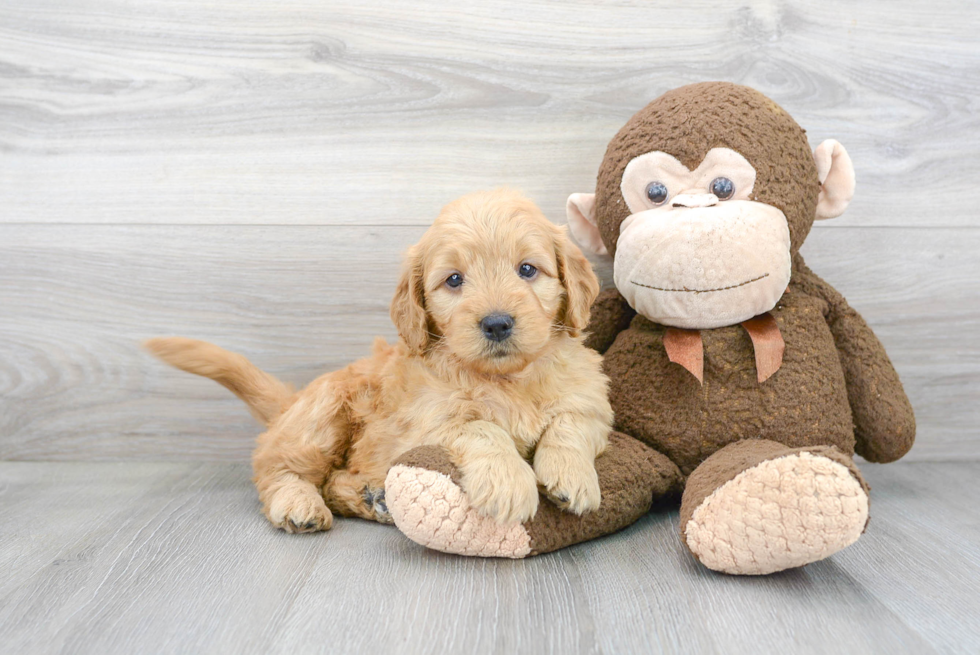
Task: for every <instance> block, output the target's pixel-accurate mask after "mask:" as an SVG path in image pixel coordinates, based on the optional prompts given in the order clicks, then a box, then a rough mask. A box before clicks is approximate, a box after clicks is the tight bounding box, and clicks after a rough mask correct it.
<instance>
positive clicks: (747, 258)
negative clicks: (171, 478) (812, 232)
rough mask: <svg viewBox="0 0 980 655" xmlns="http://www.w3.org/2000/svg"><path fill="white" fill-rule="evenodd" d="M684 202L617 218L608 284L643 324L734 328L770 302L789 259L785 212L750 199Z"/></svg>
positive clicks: (782, 283) (785, 277)
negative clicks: (643, 319) (613, 285)
mask: <svg viewBox="0 0 980 655" xmlns="http://www.w3.org/2000/svg"><path fill="white" fill-rule="evenodd" d="M709 195H710V194H709ZM712 197H713V196H712ZM677 199H681V197H680V196H677ZM692 200H693V201H692V202H690V203H686V202H685V203H683V204H680V206H677V207H675V206H674V205H673V203H667V206H664V207H659V208H656V209H649V210H646V211H640V212H637V213H635V214H632V215H631V216H629V217H628V218H627V219H626V220H625V221H623V224H622V226H621V229H620V238H619V242H618V244H619V245H618V247H617V249H616V256H615V260H614V268H613V275H614V278H615V282H616V288H618V289H619V290H620V293H622V294H623V296H624V297H625V298H626V300H627V302H629V304H630V305H631V306H632V307H633V308H634V309H635V310H636V311H638V312H639V313H640V314H642V315H644V316H646V317H647V318H648V319H650V320H651V321H654V322H657V323H661V324H663V325H669V326H673V327H680V328H688V329H710V328H716V327H723V326H726V325H735V324H737V323H741V322H742V321H745V320H748V319H750V318H752V317H753V316H757V315H759V314H762V313H764V312H767V311H769V310H770V309H772V308H773V307H775V305H776V303H777V302H778V301H779V299H780V297H782V295H783V292H784V291H785V290H786V286H787V285H788V284H789V278H790V270H791V263H792V262H791V258H790V236H789V226H788V224H787V222H786V217H785V215H784V214H783V213H782V212H781V211H779V210H778V209H776V208H775V207H772V206H770V205H766V204H763V203H759V202H754V201H750V200H731V201H727V202H721V203H718V204H714V203H709V202H702V201H701V200H702V199H700V198H699V199H692ZM691 205H693V206H691Z"/></svg>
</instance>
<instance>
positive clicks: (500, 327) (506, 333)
mask: <svg viewBox="0 0 980 655" xmlns="http://www.w3.org/2000/svg"><path fill="white" fill-rule="evenodd" d="M480 329H481V330H482V331H483V336H485V337H486V338H487V339H488V340H490V341H496V342H498V343H499V342H501V341H506V340H507V339H509V338H510V335H511V333H512V332H513V331H514V317H513V316H511V315H510V314H490V315H489V316H484V317H483V320H482V321H480Z"/></svg>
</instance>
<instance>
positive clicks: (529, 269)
mask: <svg viewBox="0 0 980 655" xmlns="http://www.w3.org/2000/svg"><path fill="white" fill-rule="evenodd" d="M517 274H518V275H520V276H521V277H522V278H525V279H527V280H530V279H531V278H532V277H534V276H535V275H537V274H538V269H536V268H534V267H533V266H531V265H530V264H528V263H526V262H525V263H524V264H521V265H520V266H519V267H518V268H517Z"/></svg>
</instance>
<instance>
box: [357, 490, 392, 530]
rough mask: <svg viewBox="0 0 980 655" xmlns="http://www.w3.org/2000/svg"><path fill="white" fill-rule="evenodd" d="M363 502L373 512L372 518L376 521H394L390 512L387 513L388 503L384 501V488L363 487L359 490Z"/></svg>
mask: <svg viewBox="0 0 980 655" xmlns="http://www.w3.org/2000/svg"><path fill="white" fill-rule="evenodd" d="M361 496H362V497H363V498H364V504H365V505H366V506H367V508H368V509H369V510H370V511H371V512H372V513H373V514H374V520H375V521H377V522H378V523H394V521H392V520H391V514H389V513H388V504H387V503H386V502H385V490H384V489H375V488H372V487H364V489H363V490H362V491H361Z"/></svg>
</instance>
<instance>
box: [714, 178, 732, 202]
mask: <svg viewBox="0 0 980 655" xmlns="http://www.w3.org/2000/svg"><path fill="white" fill-rule="evenodd" d="M710 188H711V193H713V194H715V196H716V197H717V198H718V200H728V199H729V198H731V197H732V196H734V195H735V183H734V182H732V181H731V180H729V179H728V178H727V177H716V178H715V179H714V180H712V181H711V187H710Z"/></svg>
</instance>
